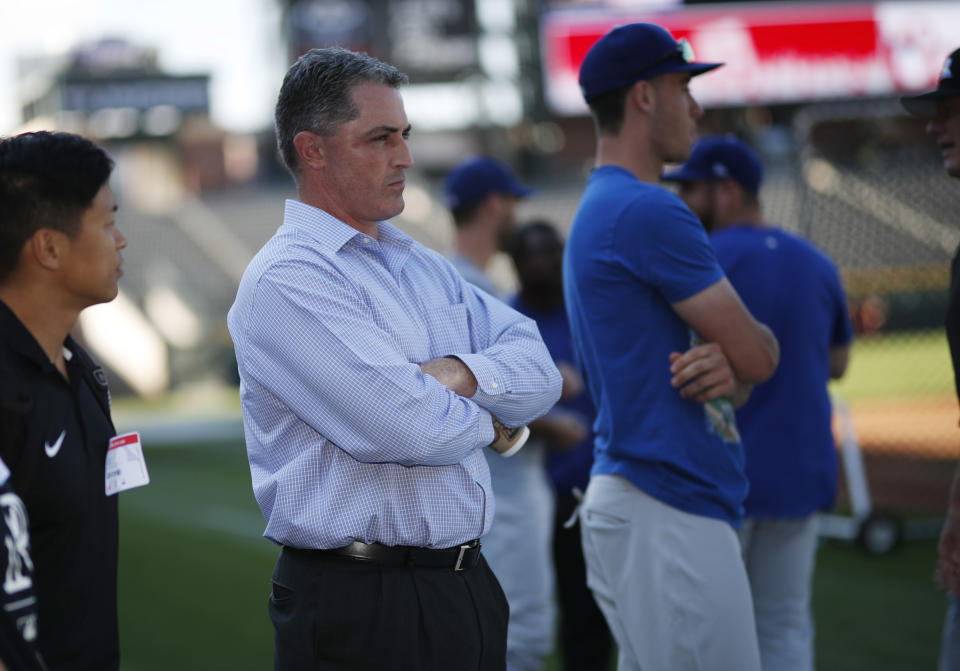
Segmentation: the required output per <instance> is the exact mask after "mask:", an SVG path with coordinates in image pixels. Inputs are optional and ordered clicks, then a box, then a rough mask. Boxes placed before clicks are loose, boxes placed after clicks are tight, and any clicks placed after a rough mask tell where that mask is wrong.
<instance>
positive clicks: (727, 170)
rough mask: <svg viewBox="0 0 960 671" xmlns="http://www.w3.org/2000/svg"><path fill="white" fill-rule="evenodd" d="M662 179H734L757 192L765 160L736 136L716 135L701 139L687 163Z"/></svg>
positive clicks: (682, 180)
mask: <svg viewBox="0 0 960 671" xmlns="http://www.w3.org/2000/svg"><path fill="white" fill-rule="evenodd" d="M662 178H663V179H665V180H667V181H669V182H697V181H701V180H718V179H726V178H730V179H732V180H733V181H735V182H736V183H737V184H739V185H740V186H742V187H743V188H744V190H746V191H749V192H750V193H754V194H755V193H758V192H759V191H760V184H761V183H762V182H763V163H761V162H760V157H759V156H757V152H755V151H754V150H753V149H752V148H751V147H750V146H749V145H747V144H746V143H745V142H743V141H741V140H738V139H737V138H736V137H734V136H733V135H712V136H709V137H705V138H703V139H701V140H699V141H697V142H696V144H694V145H693V149H691V150H690V158H688V159H687V162H686V163H684V164H683V165H682V166H680V167H679V168H678V169H676V170H672V171H670V172H667V173H665V174H664V175H662Z"/></svg>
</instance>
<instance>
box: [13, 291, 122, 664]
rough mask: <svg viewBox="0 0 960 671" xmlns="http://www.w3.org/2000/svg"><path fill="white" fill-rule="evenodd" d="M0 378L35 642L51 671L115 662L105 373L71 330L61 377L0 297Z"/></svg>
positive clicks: (113, 500)
mask: <svg viewBox="0 0 960 671" xmlns="http://www.w3.org/2000/svg"><path fill="white" fill-rule="evenodd" d="M0 348H2V350H3V352H2V358H3V359H4V360H5V362H6V366H7V368H8V369H9V371H10V374H9V375H4V379H3V380H0V385H3V387H4V395H6V396H8V397H9V396H10V395H11V394H12V395H13V396H14V397H15V401H16V406H17V412H16V413H13V415H14V416H13V417H12V420H11V423H10V426H8V427H6V430H5V431H4V432H2V433H0V440H2V443H0V458H2V459H3V460H4V462H6V464H7V466H8V467H9V468H10V471H11V474H12V475H11V482H12V484H13V488H14V489H15V490H16V491H17V493H18V494H19V495H20V497H21V498H22V499H23V502H24V504H25V505H26V508H27V514H28V516H29V520H30V543H31V546H32V550H33V561H34V576H35V590H36V595H37V601H38V608H39V614H38V627H37V629H38V644H37V646H38V648H39V650H40V653H41V655H42V656H43V659H44V661H45V662H46V664H47V666H48V667H49V668H50V671H67V670H73V669H77V670H79V669H97V670H100V669H117V668H119V664H120V662H119V659H120V652H119V642H118V631H117V497H116V496H110V497H108V496H106V494H105V491H104V489H105V472H104V471H105V466H106V455H107V447H108V442H109V440H110V438H111V437H113V436H114V435H115V434H116V431H115V430H114V428H113V423H112V421H111V420H110V410H109V394H108V391H107V384H106V378H105V377H104V375H103V371H102V370H101V369H100V368H98V367H97V366H96V365H95V364H94V363H93V361H92V360H91V359H90V357H89V356H88V355H87V354H86V352H84V351H83V349H82V348H81V347H80V346H79V345H78V344H77V343H76V342H75V341H74V340H73V339H72V338H70V337H69V336H68V337H67V339H66V341H64V357H65V358H66V359H67V373H68V376H69V380H67V379H64V377H63V376H62V375H61V374H60V372H59V371H58V370H57V369H56V367H55V366H54V365H53V364H52V363H51V362H50V361H49V359H48V358H47V356H46V355H45V354H44V352H43V350H42V348H41V347H40V345H39V343H37V342H36V340H35V339H34V338H33V336H32V335H31V334H30V332H29V331H27V329H26V328H25V327H24V326H23V324H21V323H20V321H19V320H18V319H17V317H16V316H15V315H14V314H13V312H11V311H10V309H9V308H8V307H7V306H6V305H4V304H3V303H2V302H0Z"/></svg>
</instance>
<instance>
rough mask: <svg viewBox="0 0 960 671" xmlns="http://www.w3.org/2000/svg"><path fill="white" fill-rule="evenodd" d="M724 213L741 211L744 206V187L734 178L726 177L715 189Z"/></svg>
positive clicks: (717, 183)
mask: <svg viewBox="0 0 960 671" xmlns="http://www.w3.org/2000/svg"><path fill="white" fill-rule="evenodd" d="M714 188H716V190H717V194H718V197H719V198H720V199H721V200H720V206H721V208H723V210H724V211H726V212H730V211H734V212H736V211H739V210H740V208H741V207H742V206H743V193H744V192H743V187H741V186H740V185H739V184H738V183H737V181H736V180H734V179H733V178H732V177H725V178H724V179H721V180H720V181H718V182H716V184H715V187H714Z"/></svg>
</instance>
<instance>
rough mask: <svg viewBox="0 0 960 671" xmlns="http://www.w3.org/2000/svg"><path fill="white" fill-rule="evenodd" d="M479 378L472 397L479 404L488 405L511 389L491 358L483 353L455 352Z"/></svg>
mask: <svg viewBox="0 0 960 671" xmlns="http://www.w3.org/2000/svg"><path fill="white" fill-rule="evenodd" d="M454 356H456V357H457V358H458V359H460V361H462V362H463V363H464V365H465V366H466V367H467V368H469V369H470V372H471V373H473V376H474V377H475V378H477V391H476V393H475V394H474V395H473V396H472V397H471V399H472V400H473V401H474V402H476V404H477V405H479V406H481V407H487V403H488V402H495V401H497V400H498V399H499V398H500V397H501V396H503V395H504V394H506V393H507V392H508V391H510V390H509V389H507V385H506V383H505V382H504V380H503V377H502V376H501V375H500V374H499V373H498V372H497V367H496V366H495V365H494V364H493V362H492V361H490V359H488V358H487V357H485V356H484V355H482V354H455V355H454Z"/></svg>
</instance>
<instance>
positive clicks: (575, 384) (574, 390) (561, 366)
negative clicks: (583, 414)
mask: <svg viewBox="0 0 960 671" xmlns="http://www.w3.org/2000/svg"><path fill="white" fill-rule="evenodd" d="M557 370H559V371H560V377H561V378H562V379H563V387H562V388H561V389H560V400H561V401H569V400H570V399H572V398H576V397H577V396H579V395H580V394H582V393H583V380H582V379H581V378H580V373H578V372H577V369H576V368H574V367H573V366H572V365H570V364H569V363H567V362H566V361H557Z"/></svg>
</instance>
